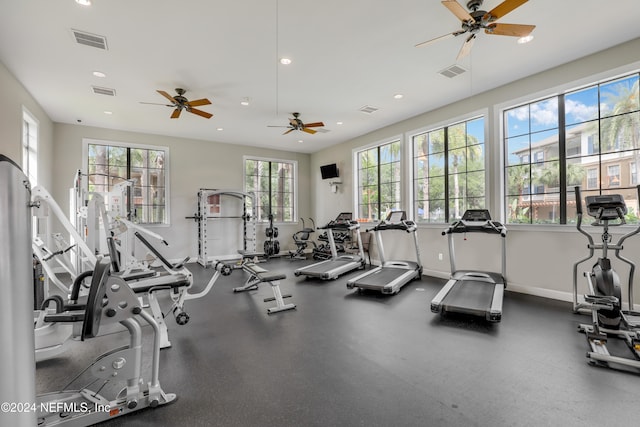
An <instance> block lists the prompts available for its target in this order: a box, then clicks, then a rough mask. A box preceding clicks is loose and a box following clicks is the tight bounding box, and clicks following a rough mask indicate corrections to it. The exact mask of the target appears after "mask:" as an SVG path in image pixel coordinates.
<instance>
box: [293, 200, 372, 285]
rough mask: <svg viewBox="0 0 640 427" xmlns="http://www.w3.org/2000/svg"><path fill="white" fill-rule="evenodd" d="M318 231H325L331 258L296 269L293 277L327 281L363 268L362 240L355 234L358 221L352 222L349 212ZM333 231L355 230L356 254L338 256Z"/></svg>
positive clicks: (358, 227) (340, 215) (358, 225)
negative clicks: (315, 278) (356, 240)
mask: <svg viewBox="0 0 640 427" xmlns="http://www.w3.org/2000/svg"><path fill="white" fill-rule="evenodd" d="M318 229H319V230H326V231H327V238H328V240H329V247H330V249H331V258H329V259H327V260H324V261H320V262H317V263H315V264H311V265H307V266H305V267H301V268H298V269H297V270H295V271H294V272H293V274H294V275H296V276H308V277H317V278H320V279H323V280H329V279H335V278H337V277H338V276H340V275H342V274H344V273H348V272H349V271H351V270H355V269H356V268H363V267H364V264H365V261H364V252H363V250H362V239H361V238H360V233H358V232H357V230H359V229H360V224H358V221H354V220H352V214H351V212H342V213H341V214H339V215H338V216H337V218H336V219H334V220H331V221H330V222H329V223H328V224H327V225H325V226H323V227H318ZM334 230H336V231H342V232H345V231H349V232H350V231H353V230H356V233H355V235H356V238H357V239H358V253H357V254H345V255H340V256H338V251H337V249H336V242H335V239H334V237H333V231H334Z"/></svg>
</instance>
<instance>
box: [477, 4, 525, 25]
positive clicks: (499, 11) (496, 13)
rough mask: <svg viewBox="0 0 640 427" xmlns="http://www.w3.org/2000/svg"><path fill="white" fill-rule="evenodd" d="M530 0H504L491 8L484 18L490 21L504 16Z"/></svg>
mask: <svg viewBox="0 0 640 427" xmlns="http://www.w3.org/2000/svg"><path fill="white" fill-rule="evenodd" d="M527 1H529V0H504V1H503V2H502V3H500V4H499V5H497V6H496V7H494V8H493V9H491V10H490V11H489V12H487V13H486V15H484V16H483V17H482V18H483V19H484V20H487V21H489V22H491V21H495V20H497V19H499V18H502V17H503V16H504V15H506V14H507V13H509V12H511V11H512V10H514V9H516V8H518V7H520V6H522V5H523V4H525V3H526V2H527Z"/></svg>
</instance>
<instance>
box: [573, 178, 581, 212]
mask: <svg viewBox="0 0 640 427" xmlns="http://www.w3.org/2000/svg"><path fill="white" fill-rule="evenodd" d="M573 190H574V192H575V194H576V212H577V213H578V217H582V197H581V195H580V186H579V185H576V186H575V187H574V188H573Z"/></svg>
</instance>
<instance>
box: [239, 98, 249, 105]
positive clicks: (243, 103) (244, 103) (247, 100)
mask: <svg viewBox="0 0 640 427" xmlns="http://www.w3.org/2000/svg"><path fill="white" fill-rule="evenodd" d="M240 105H244V106H245V107H246V106H247V105H249V98H242V101H240Z"/></svg>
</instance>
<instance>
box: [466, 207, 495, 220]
mask: <svg viewBox="0 0 640 427" xmlns="http://www.w3.org/2000/svg"><path fill="white" fill-rule="evenodd" d="M462 220H463V221H491V214H489V211H488V210H487V209H467V210H466V211H465V212H464V214H463V215H462Z"/></svg>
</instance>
